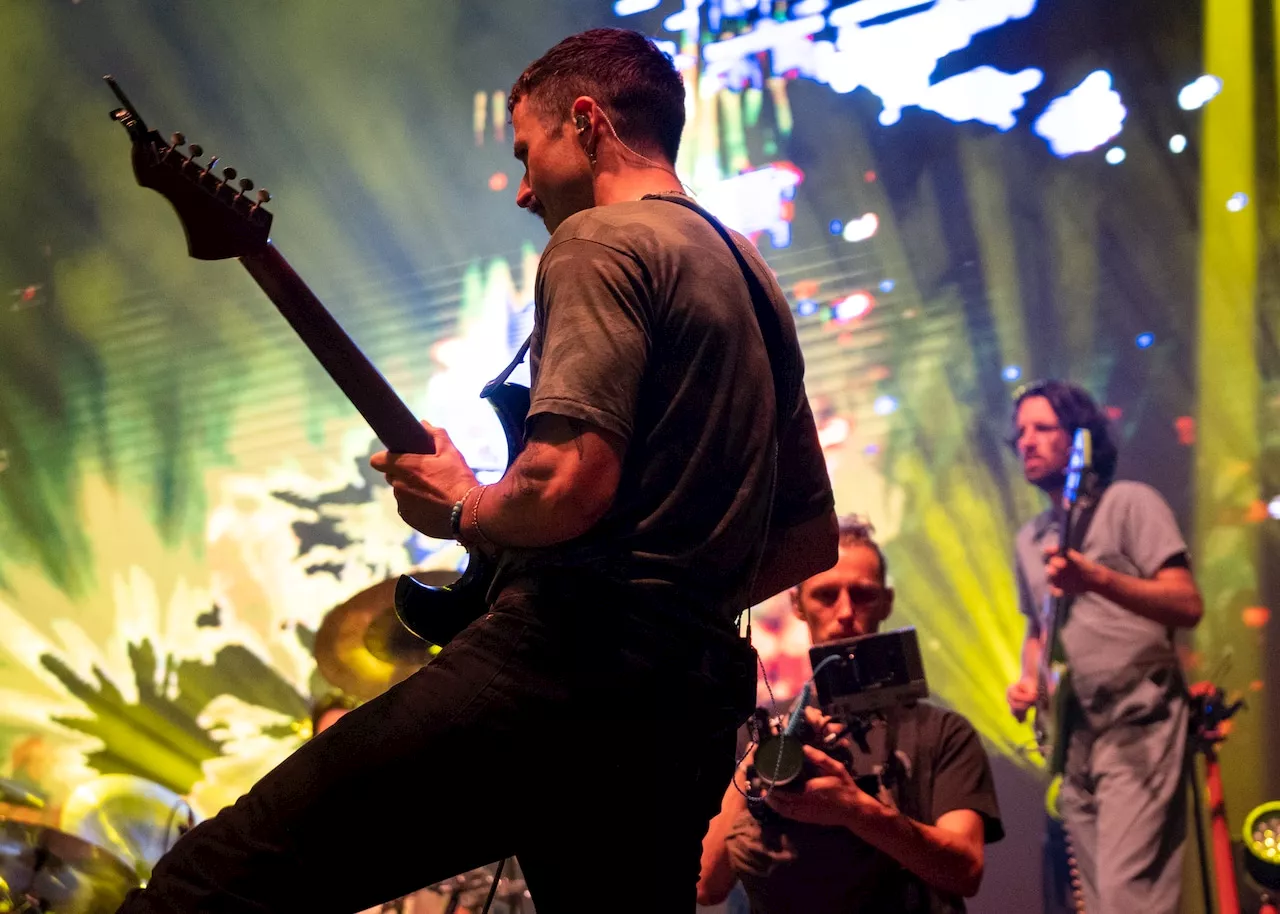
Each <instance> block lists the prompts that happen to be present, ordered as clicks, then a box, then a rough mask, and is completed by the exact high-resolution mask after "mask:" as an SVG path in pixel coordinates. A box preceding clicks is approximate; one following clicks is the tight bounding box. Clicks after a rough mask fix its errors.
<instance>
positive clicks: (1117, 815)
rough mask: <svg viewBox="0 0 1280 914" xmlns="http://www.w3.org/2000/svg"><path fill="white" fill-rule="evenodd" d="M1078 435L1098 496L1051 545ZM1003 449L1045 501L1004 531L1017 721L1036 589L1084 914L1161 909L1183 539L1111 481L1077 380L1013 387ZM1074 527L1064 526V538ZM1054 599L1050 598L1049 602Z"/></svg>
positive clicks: (1035, 623) (1185, 565) (1195, 618)
mask: <svg viewBox="0 0 1280 914" xmlns="http://www.w3.org/2000/svg"><path fill="white" fill-rule="evenodd" d="M1081 428H1083V429H1087V430H1088V431H1089V432H1090V433H1091V436H1092V441H1093V469H1094V475H1095V483H1094V486H1093V493H1097V492H1098V490H1099V489H1101V494H1100V495H1097V502H1096V506H1095V508H1094V510H1093V514H1092V518H1091V520H1090V522H1089V524H1088V527H1087V530H1085V531H1084V538H1083V542H1082V544H1081V546H1080V548H1078V549H1075V548H1069V549H1068V550H1066V552H1065V554H1062V552H1061V550H1060V549H1059V544H1058V542H1057V536H1058V533H1057V530H1058V525H1057V524H1056V523H1055V520H1056V519H1057V518H1056V514H1057V511H1055V509H1054V506H1058V505H1060V504H1061V503H1062V500H1063V490H1064V487H1065V484H1066V481H1067V467H1068V455H1069V452H1070V449H1071V441H1072V436H1073V435H1074V434H1075V432H1076V430H1077V429H1081ZM1012 443H1013V447H1014V449H1015V452H1016V453H1017V455H1018V458H1019V460H1020V462H1021V464H1022V470H1023V475H1024V477H1025V478H1026V480H1027V482H1029V483H1031V484H1032V485H1033V486H1035V487H1036V488H1038V489H1040V490H1041V491H1042V492H1044V494H1045V495H1046V496H1047V498H1048V499H1049V503H1050V508H1049V509H1048V510H1046V511H1044V512H1043V513H1041V514H1040V515H1039V516H1037V517H1036V518H1034V519H1033V520H1031V521H1030V522H1028V523H1027V524H1026V525H1025V526H1024V527H1023V528H1022V529H1021V530H1020V531H1019V533H1018V538H1017V564H1016V575H1017V583H1018V598H1019V604H1020V607H1021V609H1022V612H1023V613H1024V614H1025V615H1026V617H1027V634H1026V640H1025V642H1024V644H1023V652H1022V677H1021V678H1020V679H1019V680H1018V681H1017V682H1015V683H1014V684H1013V685H1012V686H1010V687H1009V691H1008V701H1009V707H1010V709H1011V710H1012V711H1013V713H1014V715H1015V716H1016V717H1018V719H1019V720H1021V719H1023V718H1024V717H1025V715H1026V714H1027V712H1028V711H1029V710H1030V709H1031V708H1033V707H1034V706H1035V705H1036V699H1037V668H1038V666H1039V662H1040V653H1041V651H1042V650H1046V649H1048V648H1049V646H1048V645H1045V644H1044V643H1043V640H1044V632H1045V630H1046V628H1047V626H1046V625H1045V620H1044V619H1043V618H1042V615H1041V607H1043V606H1045V605H1046V603H1045V598H1046V596H1050V597H1063V598H1066V599H1065V600H1063V601H1062V602H1064V603H1065V604H1066V612H1065V619H1063V618H1060V619H1059V626H1060V627H1059V630H1058V638H1059V641H1058V643H1059V645H1060V648H1061V654H1062V655H1063V658H1064V660H1065V662H1066V664H1067V669H1068V672H1067V674H1066V675H1067V676H1068V677H1069V685H1070V688H1071V691H1072V694H1073V696H1074V698H1073V700H1072V701H1071V702H1070V704H1069V706H1068V707H1067V708H1066V709H1065V718H1066V719H1065V720H1063V721H1055V722H1054V724H1055V726H1054V727H1052V728H1050V730H1051V732H1053V731H1054V730H1058V731H1060V732H1058V734H1057V735H1058V739H1060V740H1063V741H1065V743H1064V745H1065V749H1066V753H1065V762H1064V771H1063V772H1062V785H1061V792H1060V795H1059V800H1058V806H1059V811H1060V812H1061V815H1062V819H1063V824H1064V826H1065V828H1066V830H1067V833H1068V835H1069V837H1070V839H1071V843H1072V848H1073V850H1074V854H1075V858H1076V861H1077V867H1078V869H1079V874H1080V880H1081V883H1082V886H1081V888H1082V892H1083V896H1084V905H1085V910H1086V911H1087V912H1089V914H1132V912H1136V911H1142V912H1144V914H1146V912H1151V914H1174V912H1176V911H1177V910H1178V903H1179V891H1180V885H1181V881H1182V864H1181V860H1182V847H1183V843H1184V837H1185V821H1186V783H1185V772H1186V770H1187V766H1186V764H1185V755H1186V741H1187V701H1186V694H1185V686H1184V684H1183V679H1182V675H1181V671H1180V669H1179V666H1178V659H1177V654H1176V652H1175V649H1174V643H1173V634H1174V631H1175V630H1176V629H1180V628H1191V627H1193V626H1195V625H1196V623H1198V622H1199V620H1200V616H1201V614H1202V611H1203V609H1202V604H1201V598H1200V592H1199V590H1198V588H1197V586H1196V583H1195V580H1194V579H1193V577H1192V575H1191V571H1190V564H1189V559H1188V552H1187V546H1186V543H1185V542H1184V540H1183V538H1182V534H1181V533H1180V532H1179V529H1178V525H1177V522H1176V520H1175V519H1174V516H1173V512H1172V511H1171V510H1170V508H1169V506H1168V504H1167V503H1166V502H1165V500H1164V499H1163V498H1162V497H1161V496H1160V495H1159V494H1158V493H1157V492H1156V491H1155V490H1154V489H1152V488H1150V487H1149V486H1146V485H1143V484H1142V483H1138V482H1130V481H1114V482H1113V481H1112V478H1113V476H1114V473H1115V465H1116V459H1117V456H1118V454H1117V451H1116V447H1115V444H1114V443H1113V442H1112V440H1111V438H1110V436H1109V434H1108V428H1107V422H1106V417H1105V415H1104V413H1103V412H1102V411H1101V410H1100V409H1099V408H1098V406H1097V404H1096V403H1094V401H1093V399H1092V398H1091V397H1090V396H1089V395H1088V394H1087V393H1086V392H1085V391H1084V390H1082V389H1080V388H1079V387H1076V386H1074V385H1071V384H1067V383H1064V382H1062V381H1043V382H1038V383H1036V384H1032V385H1028V386H1027V387H1024V388H1023V389H1022V390H1020V391H1019V393H1018V395H1017V398H1016V401H1015V405H1014V416H1013V441H1012ZM1075 539H1076V538H1075V537H1073V540H1075ZM1052 603H1053V601H1052V600H1051V601H1050V605H1052Z"/></svg>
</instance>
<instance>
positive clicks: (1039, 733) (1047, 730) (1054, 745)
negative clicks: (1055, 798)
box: [1033, 661, 1073, 778]
mask: <svg viewBox="0 0 1280 914" xmlns="http://www.w3.org/2000/svg"><path fill="white" fill-rule="evenodd" d="M1050 668H1051V674H1050V680H1051V681H1047V682H1041V683H1040V688H1039V696H1038V697H1037V700H1036V715H1035V722H1034V724H1033V727H1034V729H1035V734H1036V744H1037V745H1038V746H1039V747H1040V753H1041V755H1042V756H1043V757H1044V762H1045V770H1046V771H1047V772H1048V774H1049V776H1050V777H1051V778H1053V777H1058V776H1059V775H1061V774H1062V773H1063V771H1065V770H1066V765H1067V740H1068V738H1069V736H1070V730H1069V729H1068V727H1067V726H1066V723H1067V714H1068V709H1069V707H1070V704H1071V698H1072V694H1073V693H1072V688H1071V677H1070V676H1069V675H1068V673H1069V672H1070V671H1069V669H1068V667H1067V664H1066V663H1064V662H1062V661H1057V662H1054V663H1052V664H1051V665H1050Z"/></svg>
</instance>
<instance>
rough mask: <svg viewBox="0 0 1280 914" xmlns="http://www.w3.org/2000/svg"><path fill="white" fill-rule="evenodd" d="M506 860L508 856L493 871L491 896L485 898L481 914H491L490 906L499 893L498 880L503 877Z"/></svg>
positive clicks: (490, 888) (490, 887)
mask: <svg viewBox="0 0 1280 914" xmlns="http://www.w3.org/2000/svg"><path fill="white" fill-rule="evenodd" d="M506 862H507V858H506V857H503V858H502V859H501V860H499V861H498V868H497V869H496V870H494V871H493V885H491V886H489V897H488V898H486V899H485V900H484V907H483V908H481V909H480V914H489V907H490V906H491V905H492V904H493V896H495V895H497V894H498V880H499V879H501V878H502V868H503V866H505V865H506Z"/></svg>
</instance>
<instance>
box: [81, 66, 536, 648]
mask: <svg viewBox="0 0 1280 914" xmlns="http://www.w3.org/2000/svg"><path fill="white" fill-rule="evenodd" d="M105 79H106V82H107V85H108V86H110V87H111V91H112V92H114V93H115V95H116V98H118V99H119V100H120V103H121V105H123V107H121V108H117V109H115V110H114V111H112V112H111V118H112V120H115V121H117V122H119V123H120V124H122V125H123V126H124V128H125V130H127V131H128V133H129V137H130V139H131V140H132V141H133V153H132V159H133V173H134V175H135V176H136V177H137V179H138V183H139V184H140V185H142V186H143V187H149V188H151V189H152V190H154V191H156V192H158V193H159V194H160V195H161V196H163V197H164V198H165V199H166V200H168V201H169V202H170V203H171V204H172V205H173V208H174V210H176V211H177V213H178V219H179V220H180V221H181V222H182V229H183V232H184V233H185V234H186V238H187V253H189V254H190V255H191V256H192V257H194V258H196V259H198V260H227V259H230V258H232V257H234V258H237V259H238V260H239V261H240V262H241V263H242V264H244V267H245V269H246V270H248V271H249V275H251V276H252V277H253V278H254V279H255V280H256V281H257V283H258V285H259V286H261V287H262V291H264V292H266V293H267V297H268V298H270V299H271V301H272V302H273V303H274V304H275V306H276V307H277V308H278V309H279V310H280V313H281V314H283V315H284V318H285V320H287V321H288V322H289V325H290V326H291V327H293V329H294V331H296V332H297V334H298V336H299V337H301V338H302V341H303V342H304V343H305V344H306V345H307V348H308V349H310V350H311V353H312V355H314V356H315V357H316V358H317V359H318V360H319V362H320V364H321V365H322V366H323V367H324V369H325V371H327V372H328V373H329V376H330V377H331V378H333V380H334V381H335V382H336V383H337V385H338V387H339V388H341V390H342V392H343V393H344V394H345V395H346V397H347V399H348V400H350V401H351V405H352V406H354V407H355V408H356V409H357V410H358V411H359V413H360V415H361V416H363V417H364V419H365V421H366V422H368V423H369V427H370V428H371V429H372V430H373V433H374V434H375V435H377V436H378V439H379V440H380V441H381V442H382V444H383V445H384V446H385V447H386V448H387V450H389V451H392V452H394V453H406V454H430V453H433V451H434V445H433V444H432V441H431V437H430V436H429V435H428V434H427V431H426V429H424V428H423V427H422V425H421V424H420V423H419V422H418V420H417V418H415V416H414V414H413V413H412V412H411V411H410V410H409V408H408V407H407V406H405V404H404V402H403V401H402V400H401V399H400V398H399V397H398V396H396V393H395V391H393V390H392V389H391V386H390V385H389V384H388V383H387V381H386V379H385V378H383V377H382V375H381V374H380V373H379V372H378V370H377V369H376V368H374V367H373V365H372V364H371V363H370V362H369V360H368V359H367V358H365V356H364V354H363V353H362V352H361V351H360V349H359V348H358V347H357V346H356V344H355V343H354V342H352V340H351V338H350V337H349V336H347V334H346V332H345V331H344V330H343V329H342V327H341V326H339V324H338V322H337V321H335V320H334V319H333V317H332V315H330V314H329V312H328V311H326V310H325V307H324V305H322V304H321V303H320V300H319V299H318V298H316V296H315V295H314V294H313V293H312V292H311V290H310V289H309V288H307V284H306V283H304V282H303V281H302V279H301V278H300V277H299V276H298V274H297V273H295V272H294V271H293V268H292V267H290V266H289V263H288V261H286V260H285V259H284V256H283V255H281V253H280V252H279V251H278V250H276V248H275V246H274V245H272V243H271V240H270V230H271V219H272V216H271V213H269V212H268V211H267V210H266V209H264V204H266V203H267V201H269V200H270V199H271V195H270V194H268V193H267V192H266V191H265V190H259V191H258V193H257V195H256V196H255V197H253V198H251V197H249V196H248V194H249V192H250V191H251V190H253V182H252V181H250V180H249V179H247V178H241V179H240V180H239V182H237V183H236V184H235V185H233V184H232V182H233V181H235V179H236V171H235V169H233V168H224V169H223V170H222V175H221V176H219V175H218V174H216V173H215V172H214V166H215V165H216V164H217V159H216V158H214V159H212V160H211V161H209V162H208V163H207V164H201V163H200V162H198V161H196V160H197V159H199V158H200V157H201V156H202V155H203V154H204V153H203V150H202V149H201V148H200V147H199V146H197V145H195V144H191V145H189V146H187V151H186V152H183V151H182V147H183V146H184V145H186V140H185V138H184V137H183V136H182V134H180V133H175V134H174V135H173V137H172V140H171V142H168V143H166V142H165V141H164V140H163V139H162V138H161V136H160V134H159V133H157V132H156V131H154V130H149V129H148V128H147V125H146V124H145V123H144V122H143V120H142V118H141V117H139V116H138V112H137V109H135V108H134V107H133V104H132V103H131V102H130V101H129V99H128V98H126V97H125V94H124V93H123V92H122V91H121V90H120V87H119V86H118V85H116V82H115V80H114V79H112V78H111V77H110V76H107V77H105ZM481 396H482V397H483V398H484V399H486V400H488V401H489V404H490V406H492V407H493V409H494V411H495V412H496V413H497V414H498V420H499V421H500V422H501V423H502V430H503V432H504V433H505V435H506V439H507V459H508V465H510V461H511V460H513V459H515V455H516V454H518V453H519V452H520V450H521V449H522V448H523V447H524V420H525V417H526V416H527V414H528V412H529V390H528V388H526V387H523V386H521V385H518V384H509V383H506V375H505V374H504V375H503V376H501V377H499V378H498V379H497V380H496V381H495V382H494V383H491V384H489V385H487V386H486V387H485V389H484V391H483V392H482V394H481ZM493 566H494V563H493V561H492V560H491V559H489V558H488V557H486V556H485V555H484V554H483V553H481V552H479V551H476V550H473V549H468V550H467V569H466V572H465V573H464V574H463V575H462V577H461V578H459V579H458V581H456V582H455V583H453V584H451V585H449V586H447V587H433V586H429V585H426V584H422V583H420V582H419V581H416V580H414V579H413V578H411V577H409V576H407V575H403V576H401V578H400V581H399V583H398V584H397V586H396V612H397V614H398V615H399V617H400V621H401V622H402V623H403V624H404V626H405V627H406V628H407V629H409V631H411V632H413V633H414V634H415V635H417V636H418V637H420V638H423V639H424V640H426V641H430V642H431V643H433V644H440V645H443V644H446V643H448V641H449V640H450V639H451V638H453V636H454V635H456V634H457V633H458V632H460V631H462V629H464V628H466V627H467V625H468V624H470V623H471V622H472V621H473V620H474V619H477V618H479V617H480V616H481V615H482V614H483V613H484V612H485V609H486V605H485V595H486V593H487V591H488V589H489V584H490V582H491V581H492V579H493V571H494V567H493Z"/></svg>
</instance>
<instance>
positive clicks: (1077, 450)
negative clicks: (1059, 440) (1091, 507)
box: [1062, 428, 1093, 507]
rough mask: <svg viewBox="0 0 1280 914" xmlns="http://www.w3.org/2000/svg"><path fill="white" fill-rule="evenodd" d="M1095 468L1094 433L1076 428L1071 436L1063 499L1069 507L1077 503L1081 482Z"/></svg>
mask: <svg viewBox="0 0 1280 914" xmlns="http://www.w3.org/2000/svg"><path fill="white" fill-rule="evenodd" d="M1092 469H1093V433H1092V432H1090V431H1089V430H1088V429H1087V428H1078V429H1076V433H1075V435H1073V436H1072V438H1071V456H1070V458H1069V459H1068V461H1067V484H1066V486H1064V487H1063V490H1062V500H1063V501H1064V502H1065V503H1066V504H1067V506H1068V507H1070V506H1071V505H1073V504H1075V503H1076V498H1077V496H1079V494H1080V484H1081V482H1083V481H1084V478H1085V475H1086V474H1087V473H1088V472H1089V471H1090V470H1092Z"/></svg>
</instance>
